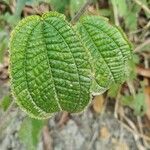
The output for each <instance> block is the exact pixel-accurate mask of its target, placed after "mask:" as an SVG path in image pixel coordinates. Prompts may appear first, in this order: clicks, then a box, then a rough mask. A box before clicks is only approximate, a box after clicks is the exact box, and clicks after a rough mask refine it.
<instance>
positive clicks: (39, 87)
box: [10, 12, 91, 118]
mask: <svg viewBox="0 0 150 150" xmlns="http://www.w3.org/2000/svg"><path fill="white" fill-rule="evenodd" d="M10 62H11V64H10V74H11V86H12V91H13V94H14V96H15V97H16V102H17V103H18V104H19V105H20V106H21V108H23V110H25V111H26V112H27V113H29V114H30V115H31V117H34V118H46V117H49V116H50V115H51V113H54V112H58V111H62V110H64V111H68V112H80V111H82V110H83V109H84V107H85V106H86V105H87V104H88V102H89V100H90V84H91V79H90V74H91V73H90V72H91V71H90V65H89V62H88V57H87V54H86V51H85V49H84V47H83V46H82V44H81V43H80V41H79V38H78V37H77V35H76V34H75V32H74V31H73V29H72V28H71V26H70V25H69V23H68V22H67V21H65V17H64V15H61V14H58V13H56V12H51V13H47V14H44V15H43V16H42V17H40V16H31V17H27V18H25V19H23V20H22V21H21V22H20V23H19V24H18V26H17V27H16V28H15V29H14V31H13V33H12V36H11V42H10Z"/></svg>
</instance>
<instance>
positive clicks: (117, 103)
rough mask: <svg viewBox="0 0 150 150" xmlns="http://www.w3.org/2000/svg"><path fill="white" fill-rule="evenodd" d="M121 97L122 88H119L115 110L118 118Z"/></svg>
mask: <svg viewBox="0 0 150 150" xmlns="http://www.w3.org/2000/svg"><path fill="white" fill-rule="evenodd" d="M120 97H121V95H120V90H119V92H118V95H117V97H116V103H115V110H114V116H115V118H117V119H118V108H119V101H120Z"/></svg>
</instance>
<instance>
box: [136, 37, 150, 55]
mask: <svg viewBox="0 0 150 150" xmlns="http://www.w3.org/2000/svg"><path fill="white" fill-rule="evenodd" d="M149 44H150V39H147V40H146V41H145V42H144V43H142V44H141V45H139V46H138V47H137V48H135V50H134V52H135V53H138V52H140V51H141V50H142V49H143V48H144V47H145V46H146V45H149Z"/></svg>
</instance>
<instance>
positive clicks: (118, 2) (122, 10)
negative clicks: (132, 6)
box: [111, 0, 128, 16]
mask: <svg viewBox="0 0 150 150" xmlns="http://www.w3.org/2000/svg"><path fill="white" fill-rule="evenodd" d="M111 2H112V5H113V7H115V8H117V9H118V12H119V15H121V16H125V15H126V14H127V12H128V8H127V2H126V0H111Z"/></svg>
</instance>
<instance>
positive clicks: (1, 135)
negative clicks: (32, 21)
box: [0, 0, 150, 150]
mask: <svg viewBox="0 0 150 150" xmlns="http://www.w3.org/2000/svg"><path fill="white" fill-rule="evenodd" d="M47 11H58V12H60V13H63V14H65V15H66V17H67V20H68V21H71V20H72V19H73V21H75V19H76V17H75V16H78V13H79V12H82V14H93V15H100V16H104V17H107V18H109V20H110V22H111V23H112V24H116V25H118V26H120V27H121V28H122V29H123V31H124V32H125V33H126V35H127V37H128V39H129V40H130V41H131V42H132V45H133V47H134V48H133V62H130V68H129V71H130V75H129V77H128V79H127V81H126V82H125V83H124V84H123V85H120V86H112V87H111V88H110V89H109V90H108V91H106V92H105V93H104V94H102V95H100V96H96V97H93V99H92V102H91V104H90V105H89V107H88V108H87V109H86V110H85V111H84V112H83V113H80V114H78V115H75V114H69V113H67V112H62V113H56V114H55V115H53V116H52V118H50V119H49V120H44V121H40V120H34V119H31V118H29V117H28V116H26V114H25V113H24V112H22V111H21V110H20V109H19V108H18V107H17V105H16V104H14V103H13V98H12V95H11V92H10V83H9V71H8V65H9V53H8V49H9V37H10V32H11V31H12V29H13V28H14V27H15V26H16V24H17V23H18V22H19V21H20V20H21V19H22V18H24V17H26V16H29V15H34V14H38V15H40V14H42V13H44V12H47ZM37 149H38V150H150V0H0V150H37Z"/></svg>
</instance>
